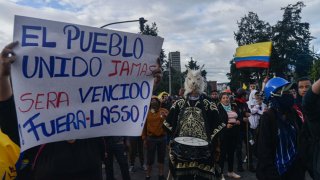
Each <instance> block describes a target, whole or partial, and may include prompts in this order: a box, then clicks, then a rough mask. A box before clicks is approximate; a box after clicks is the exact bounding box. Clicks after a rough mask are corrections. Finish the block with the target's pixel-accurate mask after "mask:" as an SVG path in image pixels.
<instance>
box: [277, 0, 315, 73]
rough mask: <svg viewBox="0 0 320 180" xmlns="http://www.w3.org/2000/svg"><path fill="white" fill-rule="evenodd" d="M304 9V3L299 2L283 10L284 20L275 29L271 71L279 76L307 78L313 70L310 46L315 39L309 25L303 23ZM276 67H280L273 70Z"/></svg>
mask: <svg viewBox="0 0 320 180" xmlns="http://www.w3.org/2000/svg"><path fill="white" fill-rule="evenodd" d="M303 7H305V5H304V3H303V2H297V3H296V4H294V5H292V4H289V5H288V6H287V7H284V8H281V10H284V14H283V18H282V20H281V21H278V22H277V24H276V25H275V26H274V27H273V38H272V41H273V45H274V49H273V50H274V55H275V56H274V57H273V59H272V61H271V70H272V71H274V72H275V73H276V74H277V75H280V76H296V77H301V76H306V75H308V72H309V70H310V68H311V64H312V60H313V55H312V53H311V51H310V50H309V46H310V41H311V40H312V39H313V37H312V36H311V34H310V31H309V23H306V22H301V16H300V14H301V11H302V8H303ZM276 62H278V63H276ZM279 62H281V63H279ZM275 65H277V66H278V67H276V68H273V67H275Z"/></svg>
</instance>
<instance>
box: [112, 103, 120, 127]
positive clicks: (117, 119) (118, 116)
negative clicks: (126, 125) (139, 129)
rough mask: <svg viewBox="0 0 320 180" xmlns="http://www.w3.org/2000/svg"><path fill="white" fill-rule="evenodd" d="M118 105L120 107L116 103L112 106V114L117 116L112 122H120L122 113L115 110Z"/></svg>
mask: <svg viewBox="0 0 320 180" xmlns="http://www.w3.org/2000/svg"><path fill="white" fill-rule="evenodd" d="M118 107H119V106H118V105H114V106H112V107H111V108H110V114H115V115H116V118H115V117H112V118H111V122H113V123H116V122H118V121H119V119H120V113H119V112H118V111H117V110H114V109H117V108H118Z"/></svg>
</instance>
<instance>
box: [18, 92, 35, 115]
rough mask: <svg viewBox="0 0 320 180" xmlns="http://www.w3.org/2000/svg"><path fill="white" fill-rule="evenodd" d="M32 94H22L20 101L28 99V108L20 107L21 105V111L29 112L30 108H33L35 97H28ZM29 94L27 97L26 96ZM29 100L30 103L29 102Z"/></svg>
mask: <svg viewBox="0 0 320 180" xmlns="http://www.w3.org/2000/svg"><path fill="white" fill-rule="evenodd" d="M30 95H32V93H25V94H22V95H21V96H20V101H21V102H25V101H27V102H26V104H25V105H26V107H27V108H26V109H22V108H20V107H19V111H20V112H28V111H30V109H31V108H32V106H33V102H34V101H33V99H27V97H29V96H30ZM26 96H27V97H26ZM28 102H29V103H28Z"/></svg>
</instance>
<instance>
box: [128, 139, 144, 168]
mask: <svg viewBox="0 0 320 180" xmlns="http://www.w3.org/2000/svg"><path fill="white" fill-rule="evenodd" d="M129 141H130V148H129V157H130V166H134V161H135V159H136V155H137V152H138V154H139V160H140V165H141V166H143V164H144V156H143V141H142V138H141V136H139V137H129Z"/></svg>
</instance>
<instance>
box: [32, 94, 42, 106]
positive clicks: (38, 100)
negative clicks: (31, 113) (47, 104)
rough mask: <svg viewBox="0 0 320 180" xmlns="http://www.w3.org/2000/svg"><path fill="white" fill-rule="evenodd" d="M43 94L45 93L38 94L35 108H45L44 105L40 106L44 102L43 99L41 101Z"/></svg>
mask: <svg viewBox="0 0 320 180" xmlns="http://www.w3.org/2000/svg"><path fill="white" fill-rule="evenodd" d="M41 96H44V94H38V95H37V98H36V103H35V105H34V108H35V109H43V108H44V107H43V106H42V107H41V106H40V107H39V106H38V105H39V104H40V105H43V103H42V101H41V98H40V97H41Z"/></svg>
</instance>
